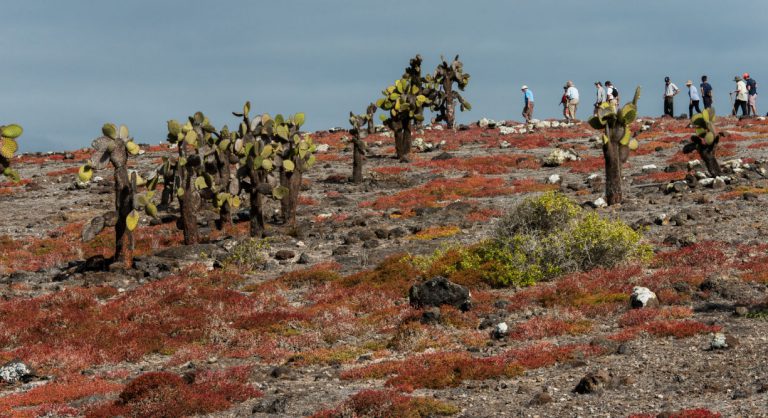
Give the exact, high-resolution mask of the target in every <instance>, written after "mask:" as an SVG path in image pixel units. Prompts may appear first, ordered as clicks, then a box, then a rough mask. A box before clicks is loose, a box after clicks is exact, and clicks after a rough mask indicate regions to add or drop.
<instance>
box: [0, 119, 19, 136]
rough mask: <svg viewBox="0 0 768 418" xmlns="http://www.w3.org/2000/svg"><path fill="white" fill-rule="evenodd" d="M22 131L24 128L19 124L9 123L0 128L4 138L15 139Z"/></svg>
mask: <svg viewBox="0 0 768 418" xmlns="http://www.w3.org/2000/svg"><path fill="white" fill-rule="evenodd" d="M22 133H24V129H23V128H22V127H21V125H16V124H15V123H14V124H10V125H5V126H3V127H1V128H0V134H1V135H2V136H4V137H6V138H10V139H16V138H18V137H20V136H21V134H22Z"/></svg>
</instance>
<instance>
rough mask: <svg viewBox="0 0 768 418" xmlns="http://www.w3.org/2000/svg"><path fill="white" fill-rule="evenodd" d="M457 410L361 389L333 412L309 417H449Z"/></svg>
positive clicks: (429, 400) (434, 402) (388, 392)
mask: <svg viewBox="0 0 768 418" xmlns="http://www.w3.org/2000/svg"><path fill="white" fill-rule="evenodd" d="M457 412H459V409H458V408H456V407H455V406H453V405H451V404H447V403H444V402H441V401H438V400H436V399H433V398H424V397H411V396H406V395H402V394H400V393H398V392H396V391H393V390H363V391H360V392H358V393H356V394H355V395H353V396H352V397H350V398H349V399H347V400H346V401H344V403H342V404H341V405H339V406H338V407H337V408H335V409H329V410H325V411H320V412H318V413H316V414H314V415H312V417H313V418H345V417H403V418H420V417H431V416H437V415H453V414H455V413H457Z"/></svg>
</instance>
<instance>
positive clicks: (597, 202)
mask: <svg viewBox="0 0 768 418" xmlns="http://www.w3.org/2000/svg"><path fill="white" fill-rule="evenodd" d="M592 203H594V205H595V207H597V208H605V207H608V202H606V201H605V199H603V198H602V197H598V198H597V200H595V201H594V202H592Z"/></svg>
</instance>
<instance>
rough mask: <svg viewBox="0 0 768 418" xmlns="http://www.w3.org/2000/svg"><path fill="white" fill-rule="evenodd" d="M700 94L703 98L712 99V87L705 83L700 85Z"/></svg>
mask: <svg viewBox="0 0 768 418" xmlns="http://www.w3.org/2000/svg"><path fill="white" fill-rule="evenodd" d="M701 93H702V94H703V95H704V97H712V86H711V85H710V84H709V83H707V82H706V81H705V82H703V83H701Z"/></svg>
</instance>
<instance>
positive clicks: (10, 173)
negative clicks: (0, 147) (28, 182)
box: [3, 167, 21, 183]
mask: <svg viewBox="0 0 768 418" xmlns="http://www.w3.org/2000/svg"><path fill="white" fill-rule="evenodd" d="M3 175H4V176H5V177H8V178H9V179H11V181H13V182H14V183H18V182H19V181H20V180H21V178H20V177H19V173H17V172H16V170H14V169H12V168H11V167H5V170H3Z"/></svg>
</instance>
